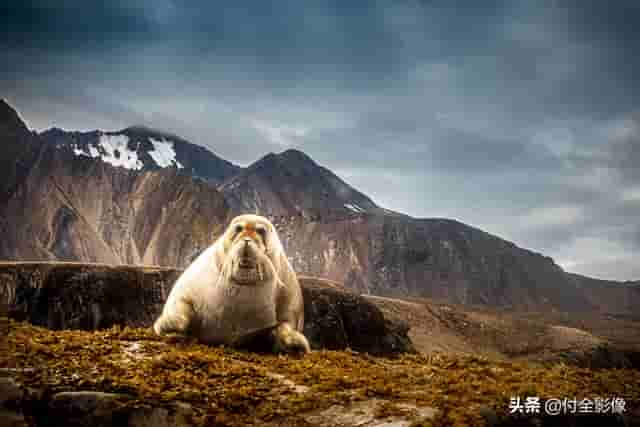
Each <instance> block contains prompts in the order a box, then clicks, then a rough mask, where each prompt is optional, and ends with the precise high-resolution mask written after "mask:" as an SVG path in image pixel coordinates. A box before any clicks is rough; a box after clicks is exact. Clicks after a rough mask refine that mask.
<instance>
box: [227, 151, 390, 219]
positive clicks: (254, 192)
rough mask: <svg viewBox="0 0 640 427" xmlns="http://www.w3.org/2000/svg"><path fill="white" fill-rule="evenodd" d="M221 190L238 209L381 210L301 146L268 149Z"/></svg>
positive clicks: (313, 213) (314, 214)
mask: <svg viewBox="0 0 640 427" xmlns="http://www.w3.org/2000/svg"><path fill="white" fill-rule="evenodd" d="M219 190H220V191H221V192H222V193H223V194H224V196H225V199H226V200H227V202H228V203H229V205H230V206H231V208H232V209H233V210H234V211H236V212H256V213H261V214H262V215H268V216H291V215H302V216H303V217H305V218H320V217H329V216H336V215H338V216H345V215H357V214H361V213H365V212H366V213H380V212H382V211H383V210H382V209H381V208H379V207H378V206H377V205H376V204H375V203H374V202H373V201H372V200H371V199H369V198H368V197H367V196H365V195H364V194H362V193H360V192H359V191H357V190H355V189H354V188H353V187H351V186H349V185H348V184H347V183H345V182H344V181H343V180H341V179H340V178H338V177H337V176H336V175H335V174H334V173H333V172H331V171H330V170H328V169H326V168H324V167H322V166H319V165H318V164H317V163H316V162H314V161H313V160H312V159H311V158H310V157H309V156H307V155H306V154H304V153H303V152H301V151H298V150H293V149H290V150H286V151H284V152H282V153H280V154H274V153H269V154H267V155H266V156H264V157H263V158H261V159H260V160H258V161H257V162H255V163H253V164H251V165H250V166H249V167H247V168H246V169H243V170H242V171H240V173H238V174H237V175H235V176H233V177H231V178H229V179H227V180H226V181H225V182H224V183H223V184H222V185H221V186H220V187H219Z"/></svg>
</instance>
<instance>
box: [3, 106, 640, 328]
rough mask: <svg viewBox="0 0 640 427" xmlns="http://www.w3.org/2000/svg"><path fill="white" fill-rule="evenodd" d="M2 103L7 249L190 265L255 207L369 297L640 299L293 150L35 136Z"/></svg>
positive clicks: (153, 138) (15, 253) (295, 252)
mask: <svg viewBox="0 0 640 427" xmlns="http://www.w3.org/2000/svg"><path fill="white" fill-rule="evenodd" d="M0 106H1V107H2V108H0V110H1V111H0V119H1V122H0V143H1V144H2V146H3V148H4V149H5V150H4V152H3V154H2V155H0V161H2V167H3V169H4V170H7V171H9V174H8V175H7V176H8V179H4V180H3V182H2V189H3V196H2V197H3V203H2V205H0V259H9V260H42V259H45V260H49V259H59V260H77V261H95V262H106V263H113V264H158V265H164V266H177V267H184V266H186V265H187V264H188V263H189V262H190V261H191V260H192V259H193V256H194V255H196V254H197V253H198V252H199V251H201V250H203V249H204V248H205V247H206V246H207V245H208V244H209V243H210V242H212V241H213V240H214V239H215V238H216V237H217V236H218V235H219V234H220V232H221V230H222V228H223V227H224V225H225V224H226V223H227V222H228V220H229V219H230V217H231V216H232V215H236V214H239V213H243V212H254V213H258V214H262V215H265V216H268V217H269V218H270V219H271V220H272V221H273V222H274V224H275V225H276V227H277V228H278V230H279V233H280V236H281V238H282V241H283V244H284V246H285V249H286V251H287V254H288V255H289V257H290V259H291V262H292V263H293V266H294V268H295V269H296V271H297V272H299V273H301V274H307V275H312V276H319V277H325V278H328V279H331V280H334V281H337V282H341V283H344V285H345V286H346V287H348V288H351V289H353V290H356V291H358V292H361V293H364V294H376V295H384V296H394V297H403V296H411V297H428V298H431V299H434V300H440V301H443V302H447V303H460V304H465V305H476V304H478V305H482V306H489V307H498V308H503V309H511V310H539V311H558V312H567V311H568V312H578V311H583V312H586V311H590V310H599V311H602V312H607V313H611V315H615V316H629V315H633V313H634V309H635V307H637V305H638V303H640V286H638V284H620V283H616V282H606V283H601V281H596V280H594V279H590V278H584V277H582V276H577V275H571V274H567V273H566V272H564V271H563V270H562V268H560V267H559V266H558V265H556V264H555V263H554V261H553V260H552V259H551V258H549V257H546V256H544V255H541V254H538V253H535V252H532V251H529V250H526V249H523V248H520V247H518V246H516V245H515V244H513V243H511V242H508V241H505V240H503V239H501V238H499V237H497V236H493V235H491V234H488V233H486V232H484V231H482V230H479V229H477V228H474V227H470V226H468V225H465V224H462V223H460V222H457V221H453V220H449V219H439V218H431V219H418V218H412V217H410V216H407V215H403V214H400V213H396V212H393V211H390V210H387V209H384V208H382V207H380V206H378V205H376V204H375V203H374V202H373V201H372V200H371V199H370V198H368V197H367V196H366V195H364V194H362V193H361V192H359V191H357V190H356V189H354V188H353V187H351V186H349V185H348V184H347V183H345V182H344V181H343V180H341V179H340V178H339V177H338V176H336V175H335V174H334V173H333V172H331V171H330V170H328V169H326V168H324V167H322V166H320V165H318V164H317V163H315V162H314V161H313V160H312V159H311V158H309V157H308V156H307V155H306V154H304V153H302V152H301V151H298V150H287V151H284V152H282V153H279V154H274V153H270V154H268V155H266V156H264V157H263V158H261V159H259V160H258V161H256V162H255V163H253V164H252V165H250V166H248V167H246V168H240V167H238V166H235V165H233V164H231V163H229V162H226V161H225V160H223V159H220V158H218V157H217V156H215V155H214V154H212V153H210V152H208V151H207V150H206V149H204V148H202V147H198V146H196V145H193V144H190V143H188V142H187V141H185V140H183V139H181V138H179V137H176V136H171V135H168V134H164V133H161V132H158V131H155V130H151V129H148V128H143V127H133V128H127V129H124V130H122V131H118V132H102V131H95V132H84V133H81V132H66V131H61V130H59V129H55V128H54V129H50V130H48V131H46V132H43V133H42V134H37V133H34V132H31V131H29V130H28V129H27V127H26V126H25V125H24V123H23V122H22V121H21V120H20V118H19V117H18V115H17V113H16V112H15V111H14V110H13V109H11V108H10V107H9V106H8V105H7V104H6V103H3V104H0ZM194 178H196V179H194Z"/></svg>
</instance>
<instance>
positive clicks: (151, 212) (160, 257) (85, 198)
mask: <svg viewBox="0 0 640 427" xmlns="http://www.w3.org/2000/svg"><path fill="white" fill-rule="evenodd" d="M0 109H1V108H0ZM4 111H5V113H4V115H5V116H7V115H8V114H7V111H8V110H7V108H6V106H5V108H4ZM10 116H11V117H15V118H16V119H14V120H12V121H5V122H4V125H3V127H2V128H1V129H0V130H2V132H3V133H2V134H1V135H0V140H2V144H3V147H4V148H5V149H6V150H7V152H9V153H19V155H18V156H17V157H16V158H14V159H13V163H12V162H11V161H9V160H6V161H7V163H8V164H9V166H13V165H15V166H14V168H13V169H10V168H8V169H9V170H14V171H15V173H12V174H11V175H10V176H9V177H8V178H9V179H7V180H3V184H4V187H5V188H6V189H7V190H6V191H5V197H4V199H3V203H2V205H0V236H1V238H0V259H5V260H54V259H56V260H83V261H89V262H107V263H113V264H158V265H166V266H184V264H185V263H186V262H187V260H188V259H190V257H191V256H192V255H193V254H194V253H195V252H196V251H198V250H199V249H200V248H202V247H205V246H207V245H208V244H210V243H211V242H212V241H213V239H214V238H215V237H216V236H217V234H218V233H219V232H220V230H221V228H222V227H223V224H224V223H225V222H226V221H228V219H229V214H230V213H229V209H228V207H227V205H226V203H225V201H224V198H223V197H222V195H221V194H220V193H218V192H217V191H216V190H215V189H213V188H211V187H210V186H209V185H207V184H206V183H204V182H200V181H198V180H194V179H192V178H191V177H189V176H187V175H182V174H179V173H178V170H177V169H176V168H165V169H160V170H155V171H150V172H137V171H134V170H130V169H127V168H123V167H115V166H113V165H111V164H109V163H107V162H103V161H96V160H95V159H92V158H90V157H87V156H77V155H75V154H74V153H72V152H70V151H69V150H64V149H59V148H58V146H56V145H55V144H50V143H47V142H44V141H42V140H41V139H40V138H39V137H38V136H37V135H35V134H33V133H30V132H28V131H26V127H24V124H23V123H22V121H21V120H19V118H17V115H10ZM23 158H24V159H26V160H25V161H24V162H23V161H22V159H23Z"/></svg>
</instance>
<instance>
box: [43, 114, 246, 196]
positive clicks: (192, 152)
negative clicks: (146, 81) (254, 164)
mask: <svg viewBox="0 0 640 427" xmlns="http://www.w3.org/2000/svg"><path fill="white" fill-rule="evenodd" d="M40 136H41V138H42V139H43V140H44V142H45V143H48V144H50V145H54V146H56V147H58V148H59V149H62V150H65V151H69V152H72V153H73V154H74V155H76V156H81V157H90V158H99V159H101V160H102V161H103V162H105V163H109V164H111V165H113V166H118V167H122V168H125V169H130V170H137V171H149V170H158V169H162V168H167V167H173V168H176V169H178V170H179V171H180V172H181V173H183V174H187V175H190V176H192V177H196V178H201V179H203V180H205V181H207V182H209V183H213V184H219V183H221V182H222V181H224V180H225V179H226V178H228V177H230V176H233V175H235V174H237V173H238V172H239V171H240V167H239V166H236V165H234V164H232V163H231V162H228V161H226V160H223V159H221V158H220V157H218V156H216V155H215V154H213V153H211V152H210V151H209V150H207V149H206V148H204V147H201V146H199V145H195V144H192V143H190V142H188V141H186V140H184V139H182V138H180V137H178V136H175V135H171V134H168V133H165V132H161V131H158V130H154V129H151V128H147V127H144V126H132V127H128V128H126V129H122V130H120V131H116V132H103V131H99V130H95V131H91V132H67V131H64V130H62V129H58V128H51V129H48V130H46V131H44V132H42V133H41V134H40Z"/></svg>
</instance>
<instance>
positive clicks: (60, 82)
mask: <svg viewBox="0 0 640 427" xmlns="http://www.w3.org/2000/svg"><path fill="white" fill-rule="evenodd" d="M7 3H9V4H7ZM92 3H95V4H92ZM639 34H640V2H638V1H636V0H629V1H603V0H593V1H591V0H572V1H562V0H558V1H553V0H549V1H545V0H540V1H536V0H531V1H515V0H514V1H505V2H491V1H475V0H469V1H466V2H463V1H453V0H445V1H427V0H424V1H393V0H386V1H378V2H376V1H366V2H359V1H353V0H349V1H344V0H341V1H300V0H292V1H276V2H260V1H240V0H234V1H232V2H220V1H183V2H180V3H179V2H177V1H171V0H158V1H144V0H122V1H114V0H112V1H108V2H91V1H87V0H79V1H64V0H59V1H40V2H38V1H36V2H29V1H18V0H16V1H12V2H3V4H2V5H0V56H1V57H2V61H1V63H2V64H3V65H2V66H1V67H0V96H2V97H6V98H7V99H8V101H9V102H10V103H11V104H12V105H13V106H15V107H16V108H17V109H18V110H19V112H20V113H21V115H22V117H23V118H24V119H25V120H26V121H27V123H28V125H29V126H30V127H32V128H34V129H37V130H42V129H46V128H48V127H51V126H58V127H62V128H65V129H74V130H75V129H78V130H89V129H96V128H99V129H105V130H114V129H120V128H123V127H126V126H129V125H132V124H146V125H149V126H155V127H159V128H161V129H165V130H168V131H171V132H175V133H177V134H179V135H182V136H184V137H185V138H187V139H189V140H191V141H192V142H195V143H197V144H201V145H205V146H207V147H208V148H210V149H211V150H212V151H213V152H214V153H216V154H218V155H220V156H222V157H224V158H226V159H228V160H230V161H232V162H234V163H237V164H240V165H247V164H249V163H251V162H252V161H255V160H257V159H258V158H260V157H262V156H263V155H264V154H266V153H268V152H270V151H273V152H280V151H283V150H285V149H287V148H290V147H295V148H298V149H301V150H302V151H304V152H306V153H307V154H309V155H310V156H311V157H312V158H313V159H315V160H316V161H317V162H318V163H320V164H322V165H324V166H327V167H329V168H330V169H332V170H333V171H334V172H336V173H337V174H338V175H339V176H341V177H342V178H344V179H345V180H346V181H347V182H348V183H350V184H352V185H353V186H355V187H356V188H357V189H359V190H361V191H363V192H364V193H366V194H368V195H369V196H371V197H372V198H373V199H374V201H375V202H377V203H378V204H380V205H382V206H384V207H387V208H390V209H394V210H397V211H401V212H405V213H408V214H410V215H412V216H416V217H448V218H455V219H457V220H459V221H462V222H465V223H467V224H470V225H473V226H476V227H479V228H481V229H484V230H486V231H488V232H491V233H493V234H496V235H498V236H500V237H503V238H506V239H508V240H512V241H514V242H515V243H516V244H518V245H519V246H523V247H526V248H530V249H533V250H536V251H539V252H542V253H544V254H546V255H549V256H552V257H553V258H554V259H555V260H556V262H557V263H559V264H560V265H562V266H563V267H564V268H565V269H567V270H569V271H574V272H578V273H583V274H588V275H592V276H595V277H601V278H611V279H621V280H626V279H634V280H637V279H640V40H639Z"/></svg>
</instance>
